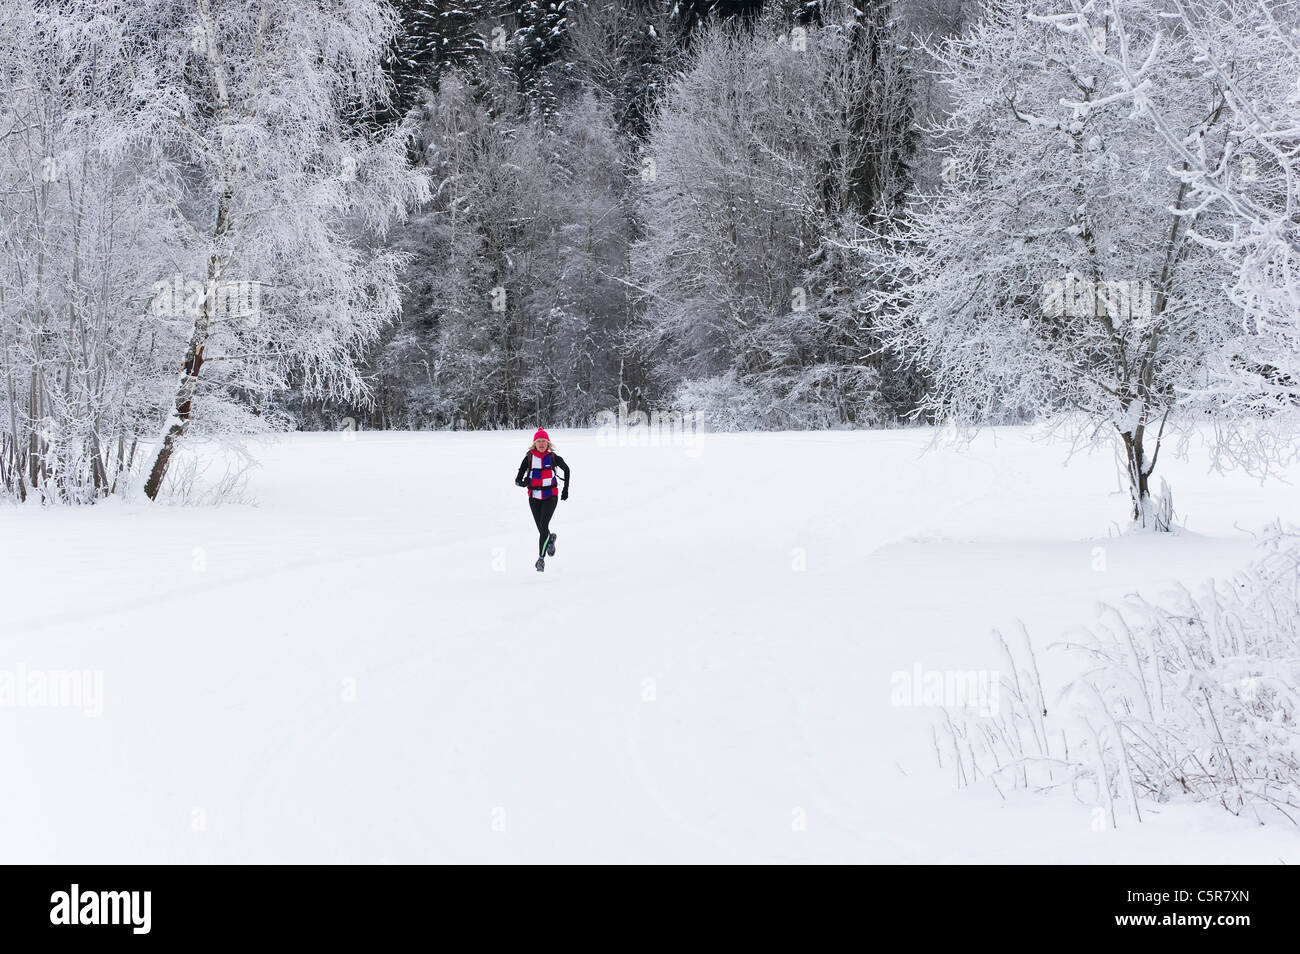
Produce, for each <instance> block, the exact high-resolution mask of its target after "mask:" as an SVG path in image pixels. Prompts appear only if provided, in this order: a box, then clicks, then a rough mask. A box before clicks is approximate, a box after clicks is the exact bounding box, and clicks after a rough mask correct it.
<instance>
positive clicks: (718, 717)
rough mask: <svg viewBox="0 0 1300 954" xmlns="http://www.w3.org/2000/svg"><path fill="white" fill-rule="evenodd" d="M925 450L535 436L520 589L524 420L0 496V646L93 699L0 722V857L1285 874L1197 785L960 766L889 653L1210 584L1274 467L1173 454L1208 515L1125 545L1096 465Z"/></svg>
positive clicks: (914, 655)
mask: <svg viewBox="0 0 1300 954" xmlns="http://www.w3.org/2000/svg"><path fill="white" fill-rule="evenodd" d="M930 437H931V434H930V432H929V431H926V430H923V429H916V430H907V431H893V432H879V433H861V432H858V433H822V434H762V435H711V434H709V435H702V436H701V441H702V443H701V446H700V448H699V454H698V456H690V455H688V454H686V453H685V452H684V451H683V449H681V448H673V447H669V448H636V447H607V446H601V445H600V444H599V443H598V442H597V440H596V438H595V435H594V434H593V433H591V432H569V433H568V434H562V435H557V440H558V442H559V448H560V451H561V453H562V454H564V456H565V457H566V459H567V460H568V461H569V462H570V464H571V465H572V466H573V468H574V483H573V488H574V489H573V496H572V498H571V499H570V501H567V502H563V503H561V504H560V506H559V509H558V511H557V514H556V518H555V520H554V528H555V529H556V531H557V532H558V533H559V540H558V552H557V555H556V556H555V557H554V558H551V559H548V561H547V564H548V566H547V569H546V572H545V573H541V574H539V573H537V572H536V571H534V570H533V569H532V557H531V556H530V554H531V553H532V552H533V547H534V546H535V541H536V533H535V530H534V528H533V525H532V521H531V518H530V516H529V513H528V509H527V505H526V503H525V500H524V497H523V493H522V492H521V491H519V490H518V488H515V487H513V485H512V484H511V483H510V479H511V477H512V476H513V473H514V468H515V467H516V466H517V464H518V460H519V457H520V456H521V455H522V453H523V447H524V445H525V443H526V441H527V437H526V435H524V434H522V433H517V432H495V433H485V434H403V435H370V434H359V435H357V436H356V439H355V440H351V441H343V440H340V439H339V438H338V436H337V435H294V436H291V437H289V438H285V439H283V440H280V441H276V442H273V443H268V444H266V445H264V446H263V447H261V448H260V449H259V451H258V456H259V457H260V458H261V459H262V460H263V463H264V467H263V468H262V469H261V470H259V471H257V472H256V473H255V475H254V477H253V481H252V483H251V485H250V488H249V489H250V492H251V493H252V494H253V495H254V496H255V497H256V498H257V500H258V505H257V506H226V507H220V508H170V507H155V506H147V505H142V504H130V505H125V504H120V503H117V502H111V503H110V504H109V505H107V506H104V507H97V508H90V509H85V510H80V511H72V510H63V511H56V512H41V511H40V510H39V509H38V508H33V507H23V508H9V509H8V510H5V511H0V532H3V533H4V535H5V539H6V541H9V542H11V543H12V545H10V546H8V547H6V548H5V552H4V555H3V556H0V574H3V578H4V579H6V580H8V581H10V582H11V585H12V586H13V592H15V593H26V594H29V599H27V600H23V601H17V600H15V601H11V602H10V607H12V609H7V610H6V613H7V614H11V615H7V616H5V617H3V618H0V652H3V659H0V669H3V668H6V667H7V666H11V665H17V664H18V663H24V664H26V665H27V666H29V667H46V668H48V669H99V670H103V672H104V714H103V715H102V716H100V717H99V718H85V717H84V716H82V715H81V713H80V712H76V711H69V710H66V709H20V708H8V709H6V708H3V707H0V751H3V752H4V753H5V754H6V755H7V756H8V764H9V766H10V768H11V771H10V772H9V773H8V780H7V782H6V784H5V785H4V786H3V788H2V789H0V819H2V820H0V845H3V846H4V847H3V848H2V849H0V858H3V859H4V860H6V861H62V862H77V863H89V862H107V861H115V862H145V861H155V862H162V861H182V862H205V861H206V862H212V861H219V862H233V861H262V862H277V861H278V862H290V861H353V862H356V861H359V862H376V861H397V862H408V861H737V862H751V861H770V862H803V861H902V862H932V861H958V862H969V861H1048V862H1056V861H1071V862H1096V861H1148V862H1150V861H1157V862H1163V861H1208V860H1215V861H1219V860H1237V861H1250V862H1265V863H1272V862H1276V861H1277V860H1278V859H1279V858H1287V859H1288V860H1291V861H1295V860H1296V859H1297V856H1298V855H1300V853H1298V852H1297V837H1296V835H1295V834H1294V833H1292V832H1286V831H1282V830H1276V829H1259V828H1258V827H1257V826H1251V825H1248V824H1247V823H1245V822H1244V821H1240V820H1237V819H1234V818H1232V817H1231V816H1229V815H1227V814H1226V813H1225V812H1223V811H1222V810H1219V809H1216V808H1213V807H1210V806H1186V805H1171V806H1153V808H1152V811H1151V814H1150V818H1151V820H1150V822H1148V823H1146V824H1144V825H1142V826H1140V827H1139V828H1134V829H1125V830H1121V831H1116V832H1102V833H1097V832H1093V831H1092V830H1091V827H1090V824H1089V821H1090V811H1091V809H1090V806H1086V805H1082V804H1080V803H1079V802H1077V801H1074V800H1073V799H1071V798H1069V797H1068V796H1064V795H1061V796H1059V797H1058V795H1053V796H1050V797H1042V796H1031V795H1026V794H1024V793H1015V794H1013V795H1012V796H1011V797H1010V799H1009V800H1008V801H1006V802H1003V801H1001V799H999V798H998V797H997V796H996V794H994V793H992V792H990V791H986V790H983V789H968V790H961V791H959V790H956V789H955V788H954V787H953V783H952V779H951V777H950V776H949V775H948V773H947V772H941V771H940V770H939V769H938V768H937V766H936V765H935V760H934V755H933V751H932V749H931V744H930V740H929V729H928V727H929V725H930V724H931V721H932V720H933V718H934V717H935V716H936V715H937V713H936V712H935V710H930V709H922V708H909V707H897V706H891V705H890V703H889V695H890V688H891V686H890V675H891V673H892V672H894V671H895V670H908V669H910V667H911V666H912V665H914V664H921V665H923V666H925V667H927V668H940V667H951V668H962V669H967V668H997V667H998V666H999V665H1000V662H1001V661H1000V657H999V651H998V649H997V646H996V643H995V642H994V640H993V639H992V638H991V636H990V635H989V634H990V632H991V630H992V629H993V628H994V627H999V628H1002V629H1003V630H1004V631H1005V630H1007V629H1008V628H1010V627H1012V626H1013V625H1014V622H1015V620H1017V619H1024V620H1025V622H1026V624H1027V625H1028V627H1029V632H1030V634H1031V637H1032V638H1033V640H1034V643H1035V646H1036V647H1038V648H1039V650H1040V651H1041V650H1042V649H1043V647H1045V646H1047V645H1048V644H1049V643H1051V642H1053V641H1055V640H1057V639H1059V638H1061V637H1062V635H1064V634H1066V633H1068V632H1072V631H1075V630H1077V629H1078V628H1079V627H1082V626H1086V625H1088V624H1090V623H1093V622H1095V620H1096V616H1095V610H1094V608H1093V607H1094V605H1095V603H1096V601H1097V600H1099V599H1107V600H1115V599H1118V598H1119V597H1121V596H1122V595H1123V594H1124V593H1127V592H1129V591H1132V590H1140V591H1142V592H1143V593H1144V594H1147V595H1151V596H1157V597H1158V596H1159V594H1160V593H1161V592H1162V591H1163V590H1164V589H1166V588H1167V587H1168V586H1170V585H1171V584H1172V583H1174V582H1175V581H1180V580H1181V581H1183V582H1186V583H1188V584H1190V585H1195V584H1196V583H1198V582H1200V580H1201V579H1202V578H1203V577H1205V576H1208V575H1210V574H1213V573H1226V572H1231V571H1232V570H1234V569H1236V568H1238V567H1239V566H1241V565H1243V564H1244V563H1245V562H1246V561H1247V560H1249V559H1250V557H1251V555H1252V550H1251V546H1250V541H1249V538H1248V537H1247V536H1246V535H1245V534H1242V533H1240V532H1239V531H1236V530H1234V529H1233V524H1234V523H1236V522H1240V523H1241V524H1242V525H1243V526H1258V525H1260V524H1262V523H1264V522H1265V521H1267V520H1269V519H1271V518H1272V517H1273V516H1276V515H1281V516H1283V517H1286V518H1289V519H1292V520H1294V519H1297V517H1300V504H1298V503H1297V502H1296V501H1295V500H1293V499H1291V498H1292V494H1291V493H1290V490H1289V488H1286V487H1283V486H1280V485H1272V486H1269V487H1265V488H1263V489H1261V488H1259V486H1258V485H1257V484H1255V483H1253V482H1251V481H1249V480H1247V479H1245V478H1241V477H1226V478H1225V477H1211V476H1207V475H1206V474H1205V473H1204V467H1203V466H1202V465H1201V464H1200V463H1198V462H1196V461H1192V462H1190V463H1187V464H1178V463H1177V462H1173V463H1169V464H1168V467H1167V469H1166V473H1167V474H1169V476H1170V483H1171V485H1172V486H1173V487H1174V490H1175V494H1176V495H1180V496H1179V497H1178V499H1180V500H1185V501H1188V504H1187V506H1189V507H1190V508H1192V509H1193V510H1194V511H1195V512H1196V514H1197V517H1198V526H1201V525H1203V526H1204V529H1203V530H1201V531H1200V532H1198V533H1197V534H1187V535H1185V536H1181V537H1177V538H1167V539H1155V538H1151V537H1143V536H1130V537H1123V538H1111V537H1110V536H1109V533H1110V531H1111V529H1112V527H1113V526H1114V523H1115V522H1116V520H1117V518H1118V517H1120V516H1122V510H1123V501H1122V500H1121V499H1120V498H1118V497H1116V496H1115V495H1114V494H1113V493H1112V492H1111V491H1112V490H1113V485H1114V478H1113V464H1112V462H1111V459H1110V456H1109V454H1108V453H1107V452H1104V451H1103V452H1099V453H1097V454H1094V455H1082V456H1079V457H1076V458H1075V459H1073V460H1072V461H1071V462H1070V464H1069V466H1063V464H1062V462H1063V460H1064V458H1065V452H1064V449H1063V448H1062V446H1061V445H1059V444H1044V443H1035V442H1031V441H1030V440H1029V439H1028V437H1027V435H1026V433H1025V432H1022V431H1018V430H1016V429H1009V430H999V431H997V432H987V433H985V434H983V435H981V436H980V437H978V438H976V440H975V441H974V443H973V444H972V445H971V446H970V447H969V448H968V449H964V450H963V449H955V448H949V447H943V446H940V447H937V448H934V449H932V450H929V451H927V452H925V453H923V451H925V450H926V447H927V445H928V443H929V440H930ZM995 443H996V446H994V444H995ZM1165 468H1166V462H1165V461H1163V460H1162V469H1165ZM1180 509H1182V508H1180ZM1099 545H1100V546H1103V547H1105V549H1106V552H1107V557H1108V564H1109V568H1108V569H1107V571H1106V572H1105V573H1096V572H1093V571H1092V570H1091V569H1090V565H1089V564H1090V560H1091V558H1092V553H1093V548H1094V547H1096V546H1099ZM195 548H200V549H201V550H202V552H203V554H204V560H205V561H206V566H205V568H204V569H203V570H202V571H198V570H196V569H193V568H192V567H191V561H192V560H193V559H196V558H194V557H193V556H192V554H193V552H194V551H195ZM494 548H500V550H501V551H503V553H504V558H505V569H504V571H497V570H495V569H493V567H492V561H493V559H495V558H496V557H498V556H500V555H501V553H500V552H495V553H494ZM795 548H802V550H803V551H804V555H805V557H806V561H807V566H806V569H804V570H795V569H793V568H792V566H793V562H794V560H795V553H796V550H795ZM55 567H62V570H61V571H60V572H54V569H53V568H55ZM200 572H202V574H204V575H203V576H202V578H201V579H202V581H201V582H191V581H190V580H189V579H187V576H189V577H192V576H196V575H198V574H199V573H200ZM70 582H71V583H72V585H71V586H69V585H68V584H69V583H70ZM35 607H41V608H42V611H40V612H38V611H36V610H35ZM1044 670H1045V671H1044V676H1045V678H1048V679H1049V680H1050V675H1049V672H1050V670H1051V666H1050V665H1045V666H1044ZM344 680H353V681H354V685H355V687H356V700H355V701H352V702H345V701H343V692H342V688H341V687H342V686H343V685H344ZM646 680H652V682H650V683H647V682H646ZM647 687H649V689H648V688H647ZM651 690H652V691H653V699H652V700H650V701H647V700H646V699H645V698H644V694H645V693H647V692H648V691H651ZM196 811H198V812H201V813H202V815H201V817H202V819H203V823H202V824H201V825H200V824H196V822H195V818H196V817H197V816H196V814H195V813H196Z"/></svg>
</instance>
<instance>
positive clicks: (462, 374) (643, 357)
mask: <svg viewBox="0 0 1300 954" xmlns="http://www.w3.org/2000/svg"><path fill="white" fill-rule="evenodd" d="M860 6H861V9H859V8H858V7H855V6H854V5H852V4H849V3H842V2H838V0H836V2H828V3H823V2H817V3H800V4H796V3H768V4H766V5H764V4H760V3H732V4H705V3H696V4H683V3H672V2H663V0H631V2H591V3H585V4H584V3H574V2H570V0H562V2H556V3H545V4H540V3H529V4H523V5H520V4H517V3H516V4H492V3H487V2H484V3H478V4H460V3H448V2H442V0H432V2H429V0H426V2H408V3H404V4H399V12H400V13H401V15H402V22H403V31H404V32H403V34H402V36H401V37H399V39H398V40H397V41H396V42H395V44H394V47H393V55H392V57H391V59H390V61H389V69H390V71H391V74H392V76H393V79H394V85H395V88H396V90H397V96H396V100H395V103H396V105H395V107H394V110H395V111H399V110H401V109H403V108H409V109H411V110H413V112H412V113H411V115H412V116H413V117H414V118H415V127H416V130H417V133H416V135H417V143H416V146H415V149H414V154H413V159H414V161H415V162H416V163H417V164H418V165H419V166H420V167H422V168H424V169H427V170H428V172H429V173H430V175H431V177H432V181H433V184H434V192H435V195H434V198H433V200H432V201H431V202H430V203H429V204H428V205H427V206H425V207H424V208H422V209H420V210H419V211H418V212H416V213H415V214H414V215H413V216H412V217H411V218H410V220H409V221H408V222H407V223H406V225H405V226H403V227H402V228H401V229H400V230H399V231H398V232H397V233H396V237H395V239H394V242H395V246H396V247H397V248H399V249H400V250H401V251H402V252H404V253H406V254H409V256H410V263H409V266H408V268H407V269H406V271H405V272H404V282H405V286H406V289H405V292H404V295H403V299H402V313H401V318H400V320H399V321H398V322H397V323H396V324H395V325H394V327H393V328H392V329H391V331H390V332H389V334H388V335H387V336H386V337H385V339H384V341H383V342H382V345H381V346H380V347H378V348H377V349H376V350H375V351H374V353H373V355H372V356H371V359H370V363H369V371H370V376H371V377H370V380H372V382H373V384H374V403H373V406H371V407H369V408H367V409H361V410H360V411H358V409H356V408H346V409H340V408H333V409H329V408H323V407H317V408H314V409H307V410H305V414H304V416H305V418H306V420H307V422H308V424H309V426H329V425H330V423H331V420H336V419H337V418H339V417H341V416H343V415H344V414H346V415H349V416H357V415H358V413H360V414H361V415H364V417H365V419H366V420H367V421H368V422H369V424H370V425H371V426H376V427H398V428H407V427H410V428H424V427H453V428H483V427H514V426H524V425H525V424H528V423H532V422H535V421H545V422H548V423H554V424H585V423H589V422H590V421H591V419H592V418H593V417H594V415H595V414H597V413H598V412H599V411H601V410H605V409H609V408H613V407H616V406H618V404H619V403H620V402H626V403H627V404H628V405H629V406H631V407H633V408H642V409H649V408H653V407H663V408H672V409H677V410H699V411H702V412H704V414H705V416H706V418H708V419H709V420H710V421H711V423H712V424H713V426H717V427H744V428H753V427H785V428H802V427H827V426H844V425H847V426H867V425H879V424H884V423H888V422H891V421H896V420H898V419H900V417H902V416H903V415H905V414H907V413H908V412H910V411H912V410H913V409H914V408H916V406H917V404H918V401H919V398H920V395H921V389H922V388H923V387H924V376H923V374H921V373H918V372H917V371H916V370H915V369H909V368H907V367H905V366H904V365H903V363H902V362H901V361H900V360H899V359H898V356H897V355H895V354H894V353H893V352H892V351H891V350H890V349H889V348H888V347H885V346H884V345H883V343H882V342H881V341H880V340H879V338H878V336H877V335H876V334H875V329H874V323H873V317H872V313H871V310H870V308H869V307H868V305H867V303H866V302H865V301H864V300H863V299H862V297H861V296H860V295H856V294H854V289H855V287H856V286H857V285H858V284H859V273H860V271H861V269H860V267H859V265H860V256H859V255H857V254H856V253H855V252H854V251H853V249H854V248H855V246H856V245H857V244H858V243H859V242H860V241H861V240H862V238H863V236H864V235H866V234H868V233H871V232H873V231H875V230H877V229H878V228H880V227H881V226H882V225H883V223H884V222H886V221H887V220H888V219H889V218H890V217H891V216H892V215H894V214H896V213H897V212H898V211H899V210H900V209H901V208H902V207H903V204H904V202H905V200H906V197H907V196H908V194H909V193H910V192H911V191H912V190H914V189H916V188H918V187H919V186H921V185H922V184H924V183H926V182H930V181H933V180H934V178H935V176H936V175H937V173H938V169H937V166H936V165H935V163H934V162H933V161H931V159H930V158H928V157H927V156H926V155H925V154H924V153H923V151H922V142H921V138H920V135H919V132H918V130H919V125H920V124H921V123H922V122H923V121H924V120H925V118H926V116H927V115H928V114H929V113H930V112H931V111H932V109H933V105H932V99H933V96H934V90H933V87H932V84H931V83H930V81H929V79H928V78H927V76H926V72H925V68H926V64H927V56H928V54H926V53H925V52H924V51H923V50H920V49H918V48H917V45H916V43H917V37H918V36H922V35H930V36H936V35H942V34H944V33H947V32H951V31H953V30H954V29H956V28H957V27H958V26H959V24H960V14H959V10H960V4H958V3H956V2H955V0H954V2H951V3H944V2H934V0H931V2H928V3H910V4H909V3H904V2H897V3H894V2H880V3H873V4H864V5H860Z"/></svg>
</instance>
